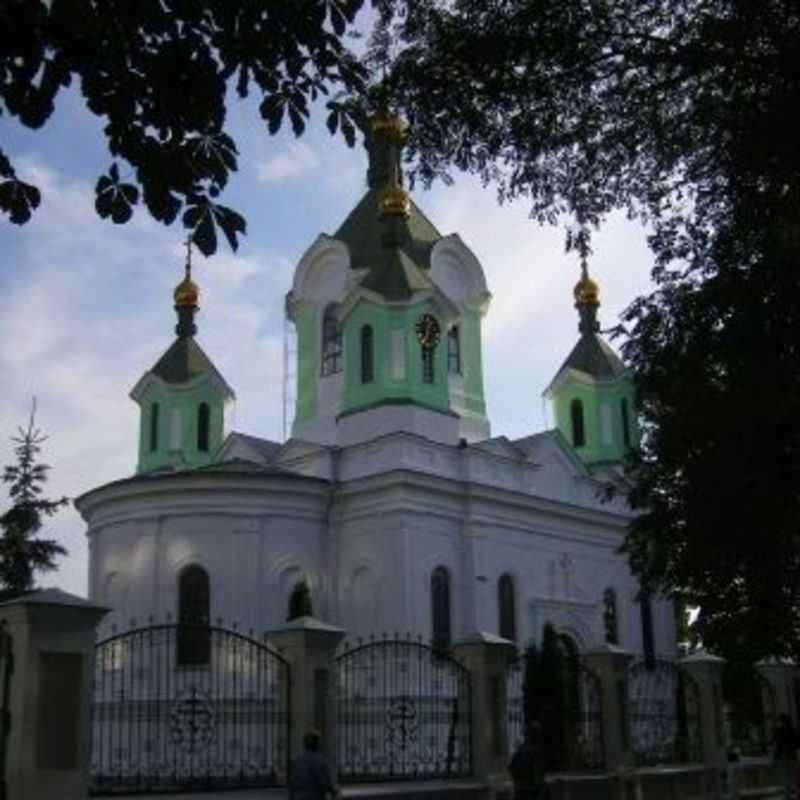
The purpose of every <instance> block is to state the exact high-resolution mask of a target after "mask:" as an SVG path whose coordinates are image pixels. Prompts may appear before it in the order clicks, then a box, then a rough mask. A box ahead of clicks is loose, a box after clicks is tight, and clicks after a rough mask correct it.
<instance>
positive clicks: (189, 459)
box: [130, 243, 235, 473]
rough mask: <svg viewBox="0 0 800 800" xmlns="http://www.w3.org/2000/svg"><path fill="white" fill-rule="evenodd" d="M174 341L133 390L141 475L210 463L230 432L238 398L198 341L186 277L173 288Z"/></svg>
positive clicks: (193, 287) (193, 288)
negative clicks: (231, 415)
mask: <svg viewBox="0 0 800 800" xmlns="http://www.w3.org/2000/svg"><path fill="white" fill-rule="evenodd" d="M173 297H174V300H175V312H176V313H177V315H178V324H177V325H176V326H175V333H176V339H175V341H174V342H173V343H172V344H171V345H170V347H169V349H168V350H167V351H166V352H165V353H164V355H162V356H161V358H160V359H159V360H158V361H157V362H156V364H155V366H153V367H152V369H150V370H149V371H148V372H146V373H145V374H144V375H143V376H142V377H141V378H140V380H139V382H138V383H137V384H136V386H134V388H133V390H132V391H131V395H130V396H131V398H132V399H133V400H134V401H135V402H136V403H137V404H138V406H139V410H140V411H139V420H140V421H139V462H138V465H137V468H136V471H137V473H144V472H152V471H153V470H160V469H183V468H186V467H198V466H203V465H205V464H208V463H210V462H211V461H212V460H213V457H214V454H215V452H216V451H217V449H218V448H219V447H220V445H221V444H222V442H223V441H224V439H225V437H226V436H227V434H228V432H229V427H230V426H229V416H230V413H229V412H230V411H231V410H232V407H233V401H234V399H235V395H234V393H233V390H232V389H231V388H230V386H228V384H227V383H226V382H225V379H224V378H223V377H222V375H220V373H219V372H218V371H217V368H216V367H215V366H214V364H213V363H212V362H211V359H209V357H208V356H207V355H206V354H205V353H204V352H203V350H202V348H201V347H200V345H199V344H197V342H196V341H195V339H194V335H195V333H197V326H196V325H195V322H194V317H195V314H196V313H197V311H198V309H199V305H198V302H199V298H200V290H199V289H198V287H197V284H195V282H194V281H193V280H192V263H191V243H187V254H186V275H185V277H184V279H183V280H182V281H181V282H180V283H179V284H178V285H177V286H176V287H175V292H174V295H173Z"/></svg>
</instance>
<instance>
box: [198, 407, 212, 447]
mask: <svg viewBox="0 0 800 800" xmlns="http://www.w3.org/2000/svg"><path fill="white" fill-rule="evenodd" d="M210 423H211V412H210V410H209V408H208V403H200V405H199V406H198V407H197V449H198V450H200V452H202V453H207V452H208V428H209V425H210Z"/></svg>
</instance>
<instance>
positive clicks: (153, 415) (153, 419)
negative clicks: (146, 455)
mask: <svg viewBox="0 0 800 800" xmlns="http://www.w3.org/2000/svg"><path fill="white" fill-rule="evenodd" d="M157 449H158V403H153V405H151V406H150V452H151V453H152V452H153V450H157Z"/></svg>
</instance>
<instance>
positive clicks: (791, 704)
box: [756, 658, 800, 736]
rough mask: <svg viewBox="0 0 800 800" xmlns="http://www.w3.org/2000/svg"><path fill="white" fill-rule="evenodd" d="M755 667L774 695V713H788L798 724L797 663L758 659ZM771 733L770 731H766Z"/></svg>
mask: <svg viewBox="0 0 800 800" xmlns="http://www.w3.org/2000/svg"><path fill="white" fill-rule="evenodd" d="M756 669H757V670H758V673H759V674H760V675H761V677H762V678H764V680H765V681H766V682H767V683H768V684H769V687H770V689H772V694H773V696H774V697H775V715H776V716H780V715H781V714H788V715H789V718H790V719H791V720H792V722H793V723H794V724H795V725H797V724H798V721H800V720H798V710H797V698H796V695H795V680H796V679H797V677H798V670H797V665H796V664H795V663H794V662H793V661H782V660H778V659H775V658H770V659H766V660H764V661H759V662H758V663H757V664H756ZM767 733H768V735H770V736H771V735H772V731H768V732H767Z"/></svg>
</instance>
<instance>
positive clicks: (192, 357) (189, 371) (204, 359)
mask: <svg viewBox="0 0 800 800" xmlns="http://www.w3.org/2000/svg"><path fill="white" fill-rule="evenodd" d="M150 371H151V372H152V373H153V374H154V375H158V377H159V378H161V380H162V381H164V382H165V383H186V382H187V381H190V380H192V379H193V378H196V377H197V376H198V375H203V374H208V373H216V372H217V369H216V367H215V366H214V364H213V363H212V362H211V359H210V358H209V357H208V356H207V355H206V354H205V353H204V352H203V348H202V347H200V345H199V344H197V342H196V341H195V340H194V339H192V338H191V337H183V336H182V337H179V338H177V339H176V340H175V341H174V342H173V343H172V344H171V345H170V347H169V349H168V350H167V351H166V353H164V355H163V356H161V358H159V359H158V361H157V362H156V365H155V366H154V367H153V369H151V370H150ZM217 374H218V373H217Z"/></svg>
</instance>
